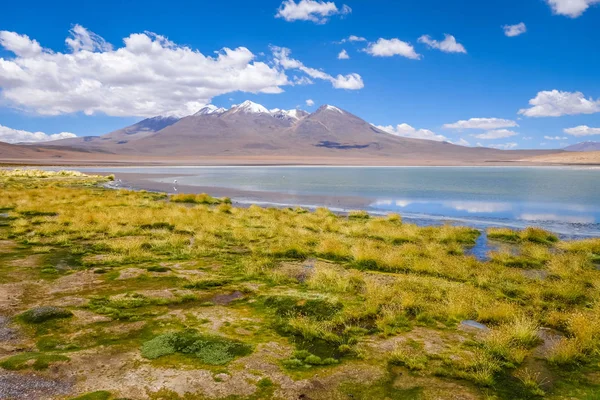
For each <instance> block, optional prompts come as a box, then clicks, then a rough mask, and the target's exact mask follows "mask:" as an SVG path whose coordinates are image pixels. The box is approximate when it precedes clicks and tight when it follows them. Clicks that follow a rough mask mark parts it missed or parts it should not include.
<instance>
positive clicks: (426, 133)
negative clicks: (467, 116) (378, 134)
mask: <svg viewBox="0 0 600 400" xmlns="http://www.w3.org/2000/svg"><path fill="white" fill-rule="evenodd" d="M374 126H375V127H376V128H378V129H381V130H382V131H384V132H387V133H390V134H392V135H395V136H402V137H408V138H414V139H427V140H435V141H438V142H444V141H447V140H448V138H446V137H445V136H443V135H438V134H436V133H435V132H432V131H430V130H429V129H415V128H413V127H412V126H410V125H408V124H399V125H396V127H395V128H394V127H393V126H392V125H387V126H382V125H374Z"/></svg>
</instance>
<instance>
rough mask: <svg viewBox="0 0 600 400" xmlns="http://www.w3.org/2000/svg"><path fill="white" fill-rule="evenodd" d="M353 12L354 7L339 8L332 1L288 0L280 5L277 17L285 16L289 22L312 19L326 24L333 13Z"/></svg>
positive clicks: (343, 6) (344, 6)
mask: <svg viewBox="0 0 600 400" xmlns="http://www.w3.org/2000/svg"><path fill="white" fill-rule="evenodd" d="M351 12H352V9H351V8H350V7H348V6H347V5H345V4H344V5H342V7H340V8H338V7H337V6H336V5H335V3H334V2H332V1H328V2H324V1H315V0H300V2H298V3H296V2H295V1H294V0H286V1H284V2H283V3H281V6H279V9H278V10H277V14H275V17H276V18H283V19H284V20H286V21H288V22H293V21H312V22H315V23H317V24H324V23H326V22H327V21H328V19H329V17H330V16H332V15H336V14H341V15H345V14H349V13H351Z"/></svg>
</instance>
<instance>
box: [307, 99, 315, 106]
mask: <svg viewBox="0 0 600 400" xmlns="http://www.w3.org/2000/svg"><path fill="white" fill-rule="evenodd" d="M306 105H307V106H309V107H312V106H314V105H315V102H314V101H313V100H312V99H308V100H306Z"/></svg>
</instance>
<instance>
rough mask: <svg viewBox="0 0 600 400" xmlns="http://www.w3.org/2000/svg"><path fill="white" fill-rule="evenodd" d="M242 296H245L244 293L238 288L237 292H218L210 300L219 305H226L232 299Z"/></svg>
mask: <svg viewBox="0 0 600 400" xmlns="http://www.w3.org/2000/svg"><path fill="white" fill-rule="evenodd" d="M242 298H244V294H243V293H242V292H240V291H238V290H236V291H235V292H232V293H229V294H225V293H223V294H217V295H216V296H213V298H212V299H210V301H211V302H212V303H214V304H217V305H219V306H226V305H227V304H229V303H231V302H232V301H235V300H238V299H242Z"/></svg>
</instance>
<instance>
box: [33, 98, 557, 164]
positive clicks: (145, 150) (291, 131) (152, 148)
mask: <svg viewBox="0 0 600 400" xmlns="http://www.w3.org/2000/svg"><path fill="white" fill-rule="evenodd" d="M39 146H42V147H45V148H52V147H53V146H61V147H63V148H65V147H67V148H68V147H71V148H74V149H76V150H85V151H88V152H94V153H103V154H111V155H116V156H122V157H133V156H135V157H148V158H151V157H161V158H167V159H171V160H175V161H176V160H183V159H184V158H185V159H187V158H191V159H194V158H198V159H207V158H223V157H226V158H227V157H233V158H236V159H239V158H252V159H260V158H261V157H262V158H265V159H266V158H268V157H275V158H280V157H283V158H285V157H293V158H299V159H302V158H303V157H306V158H309V157H310V158H314V159H320V160H327V159H328V158H335V159H344V158H346V159H372V160H381V161H380V162H382V163H390V162H391V163H395V162H398V163H406V162H407V161H406V160H432V162H433V160H444V162H446V161H447V162H449V163H462V162H465V163H472V162H498V161H506V160H510V159H511V158H515V157H516V156H515V155H516V154H519V156H518V158H524V157H528V156H535V155H539V154H548V153H554V152H556V151H541V152H540V151H519V150H516V151H503V150H497V149H491V148H483V147H479V148H471V147H464V146H459V145H455V144H452V143H449V142H440V141H432V140H427V139H415V138H407V137H402V136H397V135H393V134H390V133H388V132H385V131H383V130H381V129H379V128H377V127H376V126H374V125H373V124H370V123H368V122H366V121H365V120H363V119H362V118H360V117H358V116H356V115H354V114H352V113H350V112H348V111H346V110H343V109H341V108H339V107H336V106H333V105H328V104H325V105H322V106H320V107H319V108H317V109H316V110H315V111H314V112H312V113H309V112H306V111H304V110H301V109H290V110H283V109H279V108H274V109H271V110H269V109H267V108H266V107H264V106H263V105H261V104H257V103H254V102H252V101H249V100H247V101H244V102H243V103H240V104H236V105H233V106H232V107H231V108H229V109H227V110H226V109H224V108H219V107H216V106H214V105H212V104H209V105H205V106H203V107H202V108H200V109H199V110H198V111H197V112H195V113H194V114H192V115H188V116H186V117H183V118H177V117H160V116H159V117H154V118H147V119H145V120H142V121H140V122H138V123H136V124H133V125H131V126H129V127H125V128H122V129H119V130H117V131H113V132H111V133H109V134H106V135H103V136H99V137H87V138H76V139H64V140H58V141H54V142H47V143H44V144H40V145H39ZM384 160H387V161H384Z"/></svg>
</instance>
